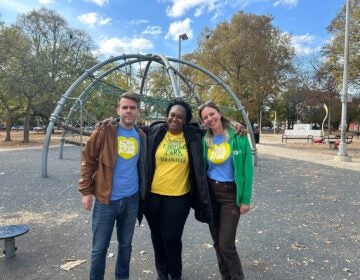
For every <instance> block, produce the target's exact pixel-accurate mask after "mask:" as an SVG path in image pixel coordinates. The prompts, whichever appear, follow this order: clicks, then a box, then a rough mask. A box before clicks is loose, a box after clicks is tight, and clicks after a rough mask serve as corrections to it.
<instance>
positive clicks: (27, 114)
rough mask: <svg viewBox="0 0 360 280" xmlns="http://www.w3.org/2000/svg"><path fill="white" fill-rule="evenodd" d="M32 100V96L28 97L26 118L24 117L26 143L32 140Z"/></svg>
mask: <svg viewBox="0 0 360 280" xmlns="http://www.w3.org/2000/svg"><path fill="white" fill-rule="evenodd" d="M31 102H32V97H29V96H28V97H27V102H26V111H25V118H24V140H23V142H24V143H29V142H30V133H29V131H30V112H31Z"/></svg>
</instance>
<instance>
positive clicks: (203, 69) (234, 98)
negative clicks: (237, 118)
mask: <svg viewBox="0 0 360 280" xmlns="http://www.w3.org/2000/svg"><path fill="white" fill-rule="evenodd" d="M168 60H169V61H174V62H177V63H182V64H185V65H188V66H191V67H193V68H195V69H197V70H199V71H200V72H203V73H204V74H206V75H208V76H210V77H211V78H212V79H213V80H215V81H216V82H217V83H218V84H220V85H221V86H222V87H223V88H224V90H225V91H226V92H227V93H228V94H230V96H231V98H232V99H233V100H234V102H235V104H236V105H237V107H238V108H239V110H240V112H241V115H242V117H243V119H244V121H245V124H246V126H247V130H248V131H249V134H250V145H251V152H252V154H253V159H254V165H255V166H256V165H257V155H256V144H255V138H254V131H253V129H252V126H251V123H250V120H249V118H248V116H247V114H246V111H245V108H244V106H243V105H242V104H241V102H240V100H239V99H238V98H237V96H236V94H235V93H234V92H233V91H232V90H231V89H230V87H229V86H228V85H227V84H225V82H224V81H223V80H222V79H220V78H219V77H218V76H216V75H214V74H213V73H211V72H210V71H208V70H206V69H205V68H202V67H200V66H198V65H196V64H194V63H192V62H189V61H185V60H178V59H176V58H168Z"/></svg>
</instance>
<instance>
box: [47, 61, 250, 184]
mask: <svg viewBox="0 0 360 280" xmlns="http://www.w3.org/2000/svg"><path fill="white" fill-rule="evenodd" d="M154 73H155V74H154ZM199 76H202V77H203V78H202V79H201V80H200V79H198V77H199ZM204 80H205V81H206V83H204ZM164 81H165V83H164ZM200 81H201V82H200ZM161 82H162V83H164V84H163V85H162V87H160V86H159V85H158V86H157V89H158V91H159V88H161V92H158V91H157V92H156V91H154V85H155V84H156V83H161ZM126 91H133V92H135V93H138V94H139V97H140V100H141V101H142V105H141V111H142V114H141V115H143V114H144V116H143V117H142V119H141V120H140V121H141V122H142V123H143V124H144V123H146V122H147V121H151V120H153V119H158V118H164V117H165V116H164V115H163V110H164V108H165V107H166V104H167V103H168V102H169V100H170V99H171V98H174V97H177V98H183V99H185V100H186V101H187V102H188V103H190V104H191V106H192V107H193V109H194V111H196V110H197V107H198V106H199V105H200V104H201V103H203V102H205V101H207V100H210V99H214V100H222V101H224V102H227V103H226V104H221V103H220V108H221V109H222V111H223V112H224V113H225V115H227V114H229V115H230V116H235V117H236V118H240V115H237V113H240V114H241V117H242V119H243V121H244V122H245V125H246V127H247V130H248V133H249V137H250V145H251V149H252V154H253V159H254V164H255V165H256V163H257V157H256V146H255V140H254V134H253V130H252V126H251V124H250V121H249V119H248V117H247V114H246V111H245V108H244V107H243V106H242V104H241V102H240V100H239V99H238V98H237V96H236V95H235V94H234V93H233V91H232V90H231V89H230V87H229V86H228V85H227V84H225V82H224V81H223V80H222V79H220V78H219V77H218V76H216V75H214V74H213V73H211V72H210V71H208V70H206V69H204V68H202V67H201V66H199V65H196V64H194V63H192V62H190V61H185V60H179V59H175V58H171V57H165V56H163V55H160V54H148V55H141V54H129V55H120V56H117V57H112V58H109V59H107V60H106V61H103V62H101V63H98V64H97V65H95V66H93V67H92V68H90V69H88V70H86V71H85V72H84V73H83V74H82V75H81V76H80V77H79V78H78V79H77V80H76V81H75V82H74V83H73V84H72V85H71V86H70V87H69V88H68V90H67V91H66V92H65V93H64V94H63V95H62V97H61V99H60V100H59V101H58V103H57V106H56V108H55V110H54V112H53V113H52V114H51V116H50V122H49V125H48V127H47V131H46V136H45V141H44V145H43V153H42V169H41V176H42V177H43V178H46V177H47V176H48V174H47V161H48V150H49V144H50V140H51V135H52V132H53V130H54V127H55V125H57V126H60V127H62V129H63V130H62V135H61V141H60V149H59V158H62V157H63V152H64V144H65V143H70V144H78V145H80V147H81V146H82V145H84V144H85V142H84V139H85V141H86V137H87V135H89V131H91V130H92V129H93V128H94V126H95V124H96V122H97V121H99V120H101V119H102V118H103V117H104V114H99V111H100V108H105V107H106V108H107V114H108V115H107V117H109V116H114V115H115V109H116V108H115V107H114V105H115V104H117V101H116V100H117V99H118V97H119V96H120V95H121V94H122V93H124V92H126ZM71 102H72V105H71ZM111 108H113V110H111ZM66 112H67V114H66ZM97 115H99V116H97ZM194 116H196V114H194Z"/></svg>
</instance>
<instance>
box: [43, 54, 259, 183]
mask: <svg viewBox="0 0 360 280" xmlns="http://www.w3.org/2000/svg"><path fill="white" fill-rule="evenodd" d="M132 58H135V59H137V60H136V61H134V60H131V61H130V62H126V63H124V64H122V65H119V66H116V67H113V68H112V69H111V71H110V72H109V71H107V72H105V73H107V74H106V75H105V73H103V75H101V76H99V77H101V79H102V78H103V77H105V76H107V75H109V74H110V73H111V72H113V71H115V70H116V69H118V68H121V67H123V66H125V65H129V64H130V65H131V64H132V63H137V62H142V61H148V64H147V68H146V71H145V72H146V75H145V77H144V78H143V80H142V83H141V89H140V92H141V93H142V92H143V89H144V84H145V79H146V76H147V73H148V69H149V68H150V65H151V63H152V62H153V61H156V62H158V63H160V64H163V65H165V66H166V70H167V72H168V74H169V77H170V80H171V84H172V88H173V92H174V94H175V96H176V97H180V89H179V87H178V84H177V81H176V79H175V74H176V75H179V77H181V79H182V80H183V81H184V82H185V83H186V85H187V86H188V87H189V89H190V91H191V92H193V90H192V87H191V85H190V84H189V82H188V81H187V79H186V78H185V77H184V76H183V75H182V74H181V73H180V72H179V71H177V70H176V69H175V68H174V67H173V66H172V65H171V64H170V63H169V61H172V62H175V63H181V64H185V65H188V66H190V67H193V68H195V69H197V70H198V71H200V72H202V73H204V74H206V75H208V76H210V77H211V78H212V79H213V80H215V81H216V82H217V83H218V84H219V85H221V86H222V87H223V88H224V90H225V91H226V92H227V93H228V94H229V95H230V96H231V98H232V99H233V100H234V102H235V103H236V105H237V107H238V108H239V110H240V112H241V114H242V116H243V118H244V120H245V123H246V125H247V127H248V131H249V133H250V144H251V148H252V153H253V155H254V164H255V165H256V162H257V161H256V145H255V139H254V133H253V130H252V127H251V123H250V121H249V119H248V117H247V115H246V112H245V109H244V107H243V106H242V104H241V102H240V100H239V99H238V98H237V96H236V95H235V94H234V93H233V92H232V90H231V89H230V87H229V86H228V85H227V84H226V83H225V82H224V81H223V80H221V79H220V78H219V77H218V76H216V75H214V74H213V73H211V72H210V71H208V70H206V69H205V68H202V67H200V66H198V65H196V64H194V63H191V62H189V61H184V60H179V59H175V58H171V57H165V56H163V55H160V54H155V55H151V54H149V55H139V54H130V55H120V56H117V57H112V58H109V59H107V60H105V61H103V62H101V63H98V64H96V65H95V66H93V67H92V68H90V69H88V70H86V71H85V72H84V73H83V74H82V75H81V76H80V77H79V78H78V79H77V80H76V81H75V82H74V83H73V84H72V85H71V86H70V87H69V88H68V90H67V91H66V92H65V94H63V95H62V98H61V99H60V101H59V102H58V103H57V106H56V108H55V110H54V112H53V113H52V114H51V116H50V119H49V120H50V122H49V125H48V127H47V131H46V136H45V141H44V145H43V153H42V173H41V174H42V177H43V178H46V177H47V158H48V150H49V143H50V139H51V133H52V131H53V129H54V125H55V121H56V120H57V118H58V117H59V115H60V113H61V111H62V109H63V107H64V105H65V103H66V101H67V99H68V97H69V96H70V95H71V94H72V93H73V92H74V90H75V89H76V88H77V87H78V86H79V85H80V84H81V83H82V82H83V81H84V80H85V79H87V78H88V77H90V76H92V75H93V74H94V73H95V72H96V71H97V70H98V69H100V68H101V67H103V66H105V65H107V64H109V63H112V62H114V61H117V60H121V59H123V60H126V59H132ZM115 68H116V69H115ZM145 72H144V73H145ZM97 81H99V78H97ZM95 83H96V82H95V81H94V82H92V86H94V85H95ZM87 89H88V91H89V90H90V89H91V87H89V86H88V87H87ZM195 94H196V93H195ZM81 95H82V96H81V97H80V96H79V97H78V98H80V99H81V98H83V97H84V96H86V92H85V91H83V93H82V94H81ZM196 97H197V102H198V103H199V102H200V100H199V99H198V96H197V94H196ZM75 106H76V105H75V104H74V105H73V107H72V108H75ZM72 113H73V112H71V114H72ZM69 114H70V113H69ZM68 117H69V115H68Z"/></svg>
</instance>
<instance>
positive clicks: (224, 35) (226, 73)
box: [189, 11, 294, 122]
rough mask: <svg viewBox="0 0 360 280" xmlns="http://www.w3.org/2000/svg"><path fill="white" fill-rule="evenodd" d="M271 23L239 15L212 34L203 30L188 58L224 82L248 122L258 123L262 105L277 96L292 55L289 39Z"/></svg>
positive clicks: (249, 15) (254, 16) (267, 20)
mask: <svg viewBox="0 0 360 280" xmlns="http://www.w3.org/2000/svg"><path fill="white" fill-rule="evenodd" d="M272 20H273V18H272V17H271V16H258V15H254V14H250V13H249V14H246V13H244V12H242V11H240V12H238V13H236V14H234V15H233V17H232V19H231V21H230V22H223V23H220V24H219V25H217V26H216V28H215V29H214V30H211V29H209V28H205V29H204V30H203V32H202V34H201V36H200V38H199V40H198V47H197V50H196V51H195V52H194V53H192V54H191V55H190V56H189V58H190V59H192V60H194V61H196V63H198V64H199V65H202V66H203V67H205V68H207V69H209V70H210V71H211V72H213V73H214V74H216V75H218V76H219V77H220V78H221V79H223V80H224V81H225V82H226V83H227V84H228V85H229V86H230V87H231V89H232V90H233V91H234V93H235V94H236V95H237V97H238V98H239V99H240V100H241V101H242V103H243V104H244V105H245V107H246V109H247V111H248V113H249V118H250V120H252V121H257V122H258V121H259V112H260V110H261V109H262V108H263V107H264V104H265V103H266V102H267V101H268V100H269V98H270V97H271V98H274V97H275V96H277V95H278V93H279V92H280V89H281V87H282V85H283V83H284V82H285V80H286V75H287V73H288V72H289V71H290V70H291V68H292V67H291V58H292V57H293V55H294V50H293V48H292V47H291V46H290V36H289V35H286V34H282V33H281V32H280V30H279V29H278V28H275V27H274V26H273V25H272ZM218 98H219V97H218ZM220 98H221V99H223V97H220Z"/></svg>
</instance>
